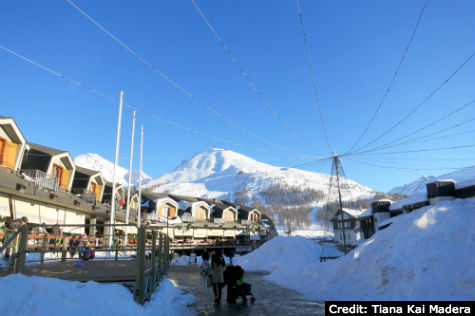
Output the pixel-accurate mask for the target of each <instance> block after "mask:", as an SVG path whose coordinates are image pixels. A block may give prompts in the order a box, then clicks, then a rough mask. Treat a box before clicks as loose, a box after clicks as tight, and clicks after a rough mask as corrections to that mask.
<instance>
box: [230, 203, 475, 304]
mask: <svg viewBox="0 0 475 316" xmlns="http://www.w3.org/2000/svg"><path fill="white" fill-rule="evenodd" d="M474 210H475V199H473V198H471V199H464V200H453V201H443V202H439V203H438V204H436V205H433V206H427V207H424V208H421V209H418V210H415V211H413V212H412V213H410V214H404V215H400V216H398V217H395V218H394V221H393V223H392V225H391V226H389V227H388V228H386V229H385V230H382V231H379V232H377V233H376V234H375V235H373V236H372V237H371V238H370V239H368V240H367V241H365V242H364V243H362V244H361V245H360V246H359V247H358V248H356V249H354V250H353V251H352V252H350V253H349V254H348V255H347V256H344V257H341V258H339V259H336V260H333V261H328V262H325V263H319V262H318V260H319V259H318V258H319V256H320V250H319V249H318V248H317V246H318V245H316V244H315V243H313V242H312V241H310V240H308V239H305V238H301V237H276V238H274V239H273V240H271V241H269V242H267V243H266V244H264V245H263V246H262V247H260V248H259V249H257V250H256V251H254V252H252V253H250V254H248V255H245V256H242V257H241V258H240V259H239V260H236V263H237V264H240V265H241V266H242V267H243V268H244V269H245V270H248V271H267V272H270V275H268V276H267V277H266V278H267V279H268V280H269V281H271V282H274V283H276V284H279V285H281V286H283V287H287V288H291V289H294V290H297V291H299V292H301V293H302V294H304V296H305V297H306V298H307V299H310V300H317V301H321V300H473V299H474V295H475V294H474V293H475V212H474Z"/></svg>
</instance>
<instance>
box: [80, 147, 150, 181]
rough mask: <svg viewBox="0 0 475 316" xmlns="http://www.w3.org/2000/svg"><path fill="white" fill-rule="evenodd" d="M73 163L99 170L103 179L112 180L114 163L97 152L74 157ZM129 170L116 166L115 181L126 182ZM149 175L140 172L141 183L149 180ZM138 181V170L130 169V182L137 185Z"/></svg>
mask: <svg viewBox="0 0 475 316" xmlns="http://www.w3.org/2000/svg"><path fill="white" fill-rule="evenodd" d="M74 164H75V165H76V166H79V167H83V168H88V169H91V170H97V171H100V172H101V173H102V175H103V177H104V179H105V180H106V181H108V182H112V179H113V174H114V163H113V162H111V161H109V160H107V159H105V158H103V157H101V156H100V155H98V154H94V153H88V154H84V155H79V156H77V157H76V158H74ZM128 175H129V170H128V169H126V168H123V167H121V166H117V168H116V171H115V178H116V182H117V183H120V184H122V185H124V186H127V184H128V179H129V178H128ZM150 179H151V177H150V176H148V175H147V174H145V173H144V172H142V183H144V182H146V181H148V180H150ZM138 182H139V171H138V170H132V184H133V185H137V184H138Z"/></svg>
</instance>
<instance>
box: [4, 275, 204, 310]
mask: <svg viewBox="0 0 475 316" xmlns="http://www.w3.org/2000/svg"><path fill="white" fill-rule="evenodd" d="M0 293H2V294H1V296H2V300H1V301H0V315H28V316H33V315H41V316H45V315H48V316H49V315H81V316H82V315H193V311H192V310H191V309H189V308H188V306H190V305H191V304H193V302H194V300H195V297H194V296H193V295H191V294H184V293H183V292H182V291H181V290H179V289H177V288H176V287H175V286H174V285H173V283H172V282H171V281H169V280H168V279H166V278H165V279H163V280H162V281H161V282H160V285H159V286H158V288H157V289H156V290H155V292H154V293H153V296H152V300H151V301H150V302H146V303H145V305H144V306H141V305H139V304H137V303H135V302H134V300H133V295H132V293H131V292H130V291H129V290H128V289H127V288H126V287H124V286H122V285H118V284H100V283H97V282H92V281H91V282H87V283H81V282H72V281H64V280H60V279H53V278H42V277H34V276H33V277H28V276H24V275H22V274H13V275H9V276H6V277H3V278H0Z"/></svg>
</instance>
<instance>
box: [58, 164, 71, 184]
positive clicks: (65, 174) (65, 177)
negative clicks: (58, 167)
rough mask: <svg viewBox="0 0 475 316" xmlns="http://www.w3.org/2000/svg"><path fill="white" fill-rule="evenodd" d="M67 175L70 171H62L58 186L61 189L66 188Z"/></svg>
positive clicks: (67, 182)
mask: <svg viewBox="0 0 475 316" xmlns="http://www.w3.org/2000/svg"><path fill="white" fill-rule="evenodd" d="M69 174H70V171H69V170H68V169H63V174H62V176H61V183H60V184H59V186H60V187H61V188H63V189H67V188H68V184H69Z"/></svg>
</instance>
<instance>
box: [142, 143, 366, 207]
mask: <svg viewBox="0 0 475 316" xmlns="http://www.w3.org/2000/svg"><path fill="white" fill-rule="evenodd" d="M329 177H330V176H329V175H328V174H322V173H316V172H310V171H303V170H299V169H292V168H282V167H276V166H272V165H269V164H265V163H262V162H258V161H256V160H254V159H251V158H249V157H247V156H244V155H242V154H239V153H236V152H233V151H230V150H223V149H216V148H208V149H205V150H203V151H201V152H199V153H197V154H195V155H194V156H193V157H191V158H190V159H187V160H185V161H183V162H182V163H181V164H180V165H179V166H178V167H177V168H176V169H175V170H174V171H172V172H171V173H168V174H165V175H163V176H161V177H159V178H157V179H154V180H151V181H149V182H148V183H147V184H146V186H145V187H148V188H151V189H153V190H154V191H156V192H164V191H165V190H169V191H170V192H171V193H175V194H183V195H195V196H197V195H201V196H208V197H213V198H214V197H216V198H223V199H226V198H227V199H229V196H230V195H229V193H230V192H231V193H233V192H236V191H239V190H246V192H247V196H249V197H250V196H253V195H256V194H257V193H258V192H259V191H262V190H263V189H268V188H271V187H274V186H281V187H287V188H294V189H300V190H305V189H312V190H319V191H322V192H325V194H326V193H327V192H328V185H329ZM171 184H173V185H172V186H171ZM196 184H202V185H204V187H205V188H206V190H207V191H208V192H206V191H203V187H202V186H201V185H200V186H199V187H197V186H196ZM348 185H349V187H350V188H351V191H352V192H351V194H352V197H353V198H358V197H360V198H369V197H372V196H373V195H374V191H373V190H371V189H370V188H368V187H365V186H363V185H361V184H359V183H356V182H354V181H351V180H348ZM193 189H194V190H195V191H193Z"/></svg>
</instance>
